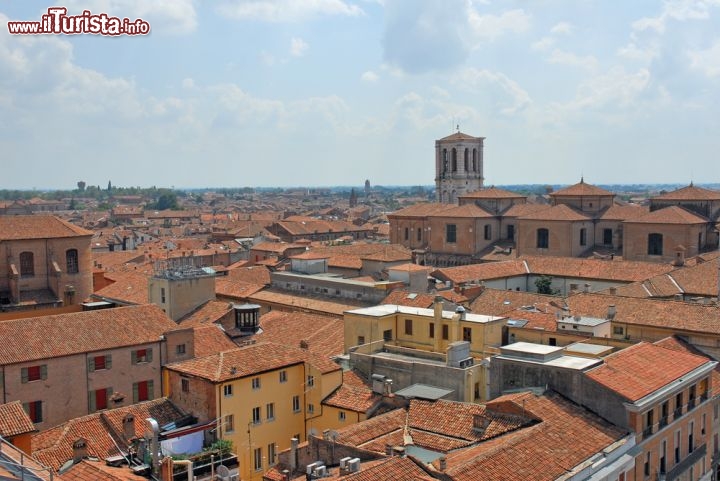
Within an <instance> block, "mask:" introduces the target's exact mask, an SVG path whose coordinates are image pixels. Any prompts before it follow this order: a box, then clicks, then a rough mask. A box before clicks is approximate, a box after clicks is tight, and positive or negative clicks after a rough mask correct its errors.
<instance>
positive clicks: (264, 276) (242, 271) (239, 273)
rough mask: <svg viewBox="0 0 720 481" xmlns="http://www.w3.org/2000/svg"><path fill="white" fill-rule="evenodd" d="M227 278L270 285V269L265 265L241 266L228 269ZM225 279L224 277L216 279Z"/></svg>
mask: <svg viewBox="0 0 720 481" xmlns="http://www.w3.org/2000/svg"><path fill="white" fill-rule="evenodd" d="M226 278H227V279H228V280H231V281H242V282H247V283H250V284H261V285H265V286H268V285H270V270H269V269H268V268H267V267H264V266H250V267H239V268H236V269H230V270H228V271H227V276H226ZM217 280H223V279H216V281H217Z"/></svg>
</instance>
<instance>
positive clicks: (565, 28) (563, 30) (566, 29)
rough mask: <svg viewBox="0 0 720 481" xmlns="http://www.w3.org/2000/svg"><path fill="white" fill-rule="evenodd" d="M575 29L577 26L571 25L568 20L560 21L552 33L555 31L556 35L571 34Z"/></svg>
mask: <svg viewBox="0 0 720 481" xmlns="http://www.w3.org/2000/svg"><path fill="white" fill-rule="evenodd" d="M573 30H575V27H573V26H572V25H570V24H569V23H567V22H560V23H558V24H555V25H554V26H553V27H552V28H551V29H550V33H553V34H555V35H570V34H571V33H572V32H573Z"/></svg>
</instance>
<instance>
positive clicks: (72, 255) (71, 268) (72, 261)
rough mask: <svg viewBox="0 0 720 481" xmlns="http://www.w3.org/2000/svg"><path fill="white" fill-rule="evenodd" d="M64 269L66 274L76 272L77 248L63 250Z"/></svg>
mask: <svg viewBox="0 0 720 481" xmlns="http://www.w3.org/2000/svg"><path fill="white" fill-rule="evenodd" d="M65 269H66V271H67V273H68V274H77V273H78V251H77V249H68V250H67V251H65Z"/></svg>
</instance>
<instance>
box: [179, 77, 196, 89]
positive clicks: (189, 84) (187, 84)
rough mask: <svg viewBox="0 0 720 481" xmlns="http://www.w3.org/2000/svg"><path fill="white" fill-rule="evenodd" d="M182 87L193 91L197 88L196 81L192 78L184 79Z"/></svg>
mask: <svg viewBox="0 0 720 481" xmlns="http://www.w3.org/2000/svg"><path fill="white" fill-rule="evenodd" d="M182 86H183V88H184V89H191V88H193V87H195V81H194V80H193V79H191V78H186V79H183V81H182Z"/></svg>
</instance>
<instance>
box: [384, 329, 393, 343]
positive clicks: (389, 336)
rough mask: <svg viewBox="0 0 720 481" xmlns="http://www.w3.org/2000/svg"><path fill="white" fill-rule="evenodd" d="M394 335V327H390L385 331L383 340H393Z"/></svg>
mask: <svg viewBox="0 0 720 481" xmlns="http://www.w3.org/2000/svg"><path fill="white" fill-rule="evenodd" d="M392 338H393V335H392V329H388V330H387V331H383V341H385V342H389V341H392Z"/></svg>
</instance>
